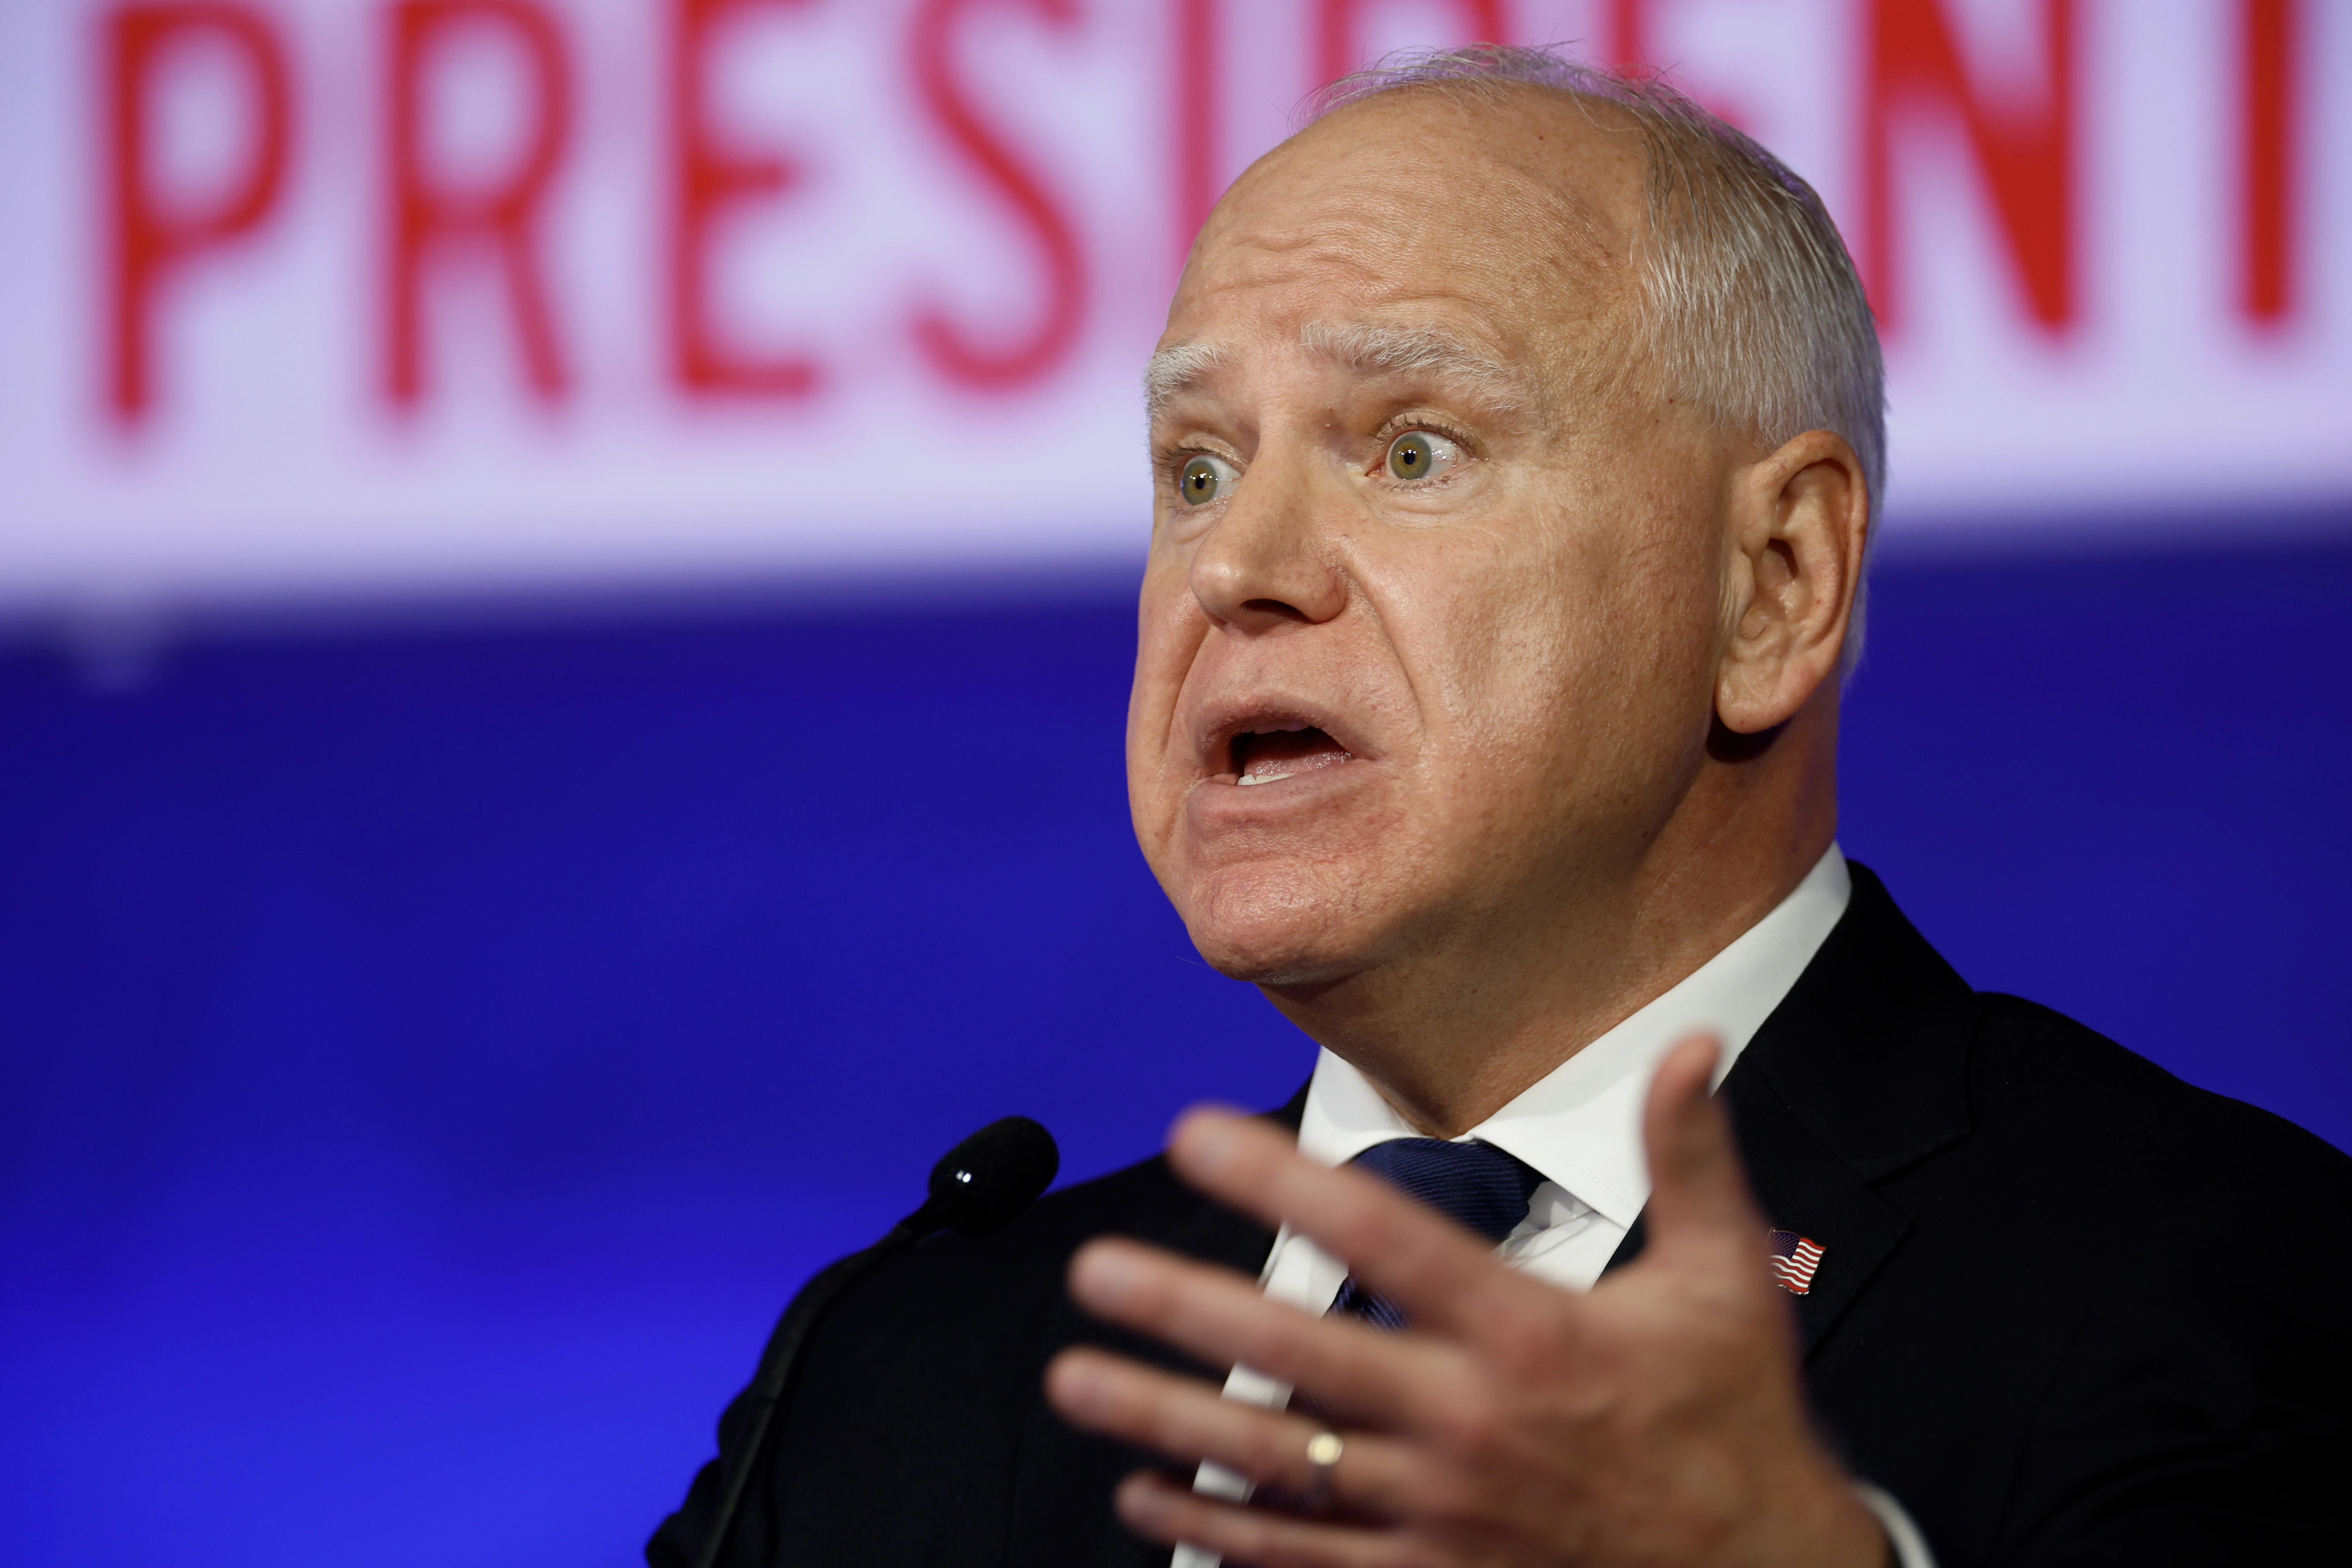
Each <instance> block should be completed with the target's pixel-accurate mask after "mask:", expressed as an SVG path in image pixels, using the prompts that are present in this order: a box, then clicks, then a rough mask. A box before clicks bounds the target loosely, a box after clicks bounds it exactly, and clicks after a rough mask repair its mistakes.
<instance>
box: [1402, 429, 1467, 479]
mask: <svg viewBox="0 0 2352 1568" xmlns="http://www.w3.org/2000/svg"><path fill="white" fill-rule="evenodd" d="M1461 458H1462V449H1461V448H1460V447H1456V446H1455V445H1454V443H1453V442H1451V441H1449V440H1447V439H1446V438H1445V437H1443V436H1433V435H1432V434H1430V433H1429V432H1428V431H1426V430H1408V431H1406V432H1405V433H1404V434H1403V435H1402V436H1400V437H1397V438H1396V439H1395V440H1393V441H1391V442H1390V443H1389V456H1388V465H1389V472H1390V473H1391V475H1393V476H1394V477H1396V478H1397V479H1427V478H1429V477H1430V476H1431V475H1432V474H1442V473H1444V471H1445V470H1446V469H1448V468H1452V467H1453V466H1454V464H1455V463H1457V462H1459V461H1460V460H1461Z"/></svg>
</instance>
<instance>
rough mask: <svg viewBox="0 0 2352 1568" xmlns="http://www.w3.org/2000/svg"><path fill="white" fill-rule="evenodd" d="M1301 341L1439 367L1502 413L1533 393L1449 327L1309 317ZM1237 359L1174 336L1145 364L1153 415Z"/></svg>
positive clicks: (1380, 365) (1374, 359)
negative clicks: (1384, 323) (1180, 340)
mask: <svg viewBox="0 0 2352 1568" xmlns="http://www.w3.org/2000/svg"><path fill="white" fill-rule="evenodd" d="M1298 341H1299V345H1300V346H1301V347H1303V348H1304V349H1306V350H1307V352H1308V353H1312V354H1314V355H1316V356H1317V357H1318V358H1320V359H1325V360H1328V361H1330V362H1331V363H1334V364H1338V365H1340V366H1342V367H1344V368H1346V369H1349V370H1355V371H1369V372H1373V373H1376V374H1409V373H1412V372H1416V371H1423V372H1431V373H1433V374H1436V375H1438V376H1441V377H1443V378H1444V379H1445V380H1446V381H1449V382H1452V383H1454V384H1455V385H1457V386H1460V387H1462V388H1463V389H1464V390H1465V391H1466V392H1468V393H1469V394H1470V395H1473V396H1475V397H1476V398H1477V399H1478V400H1479V401H1480V402H1482V403H1484V404H1486V405H1487V406H1488V407H1490V408H1492V409H1494V410H1495V411H1496V412H1497V413H1505V414H1507V413H1510V412H1511V411H1513V410H1515V409H1517V408H1518V407H1519V406H1521V405H1522V404H1524V403H1525V402H1526V401H1527V400H1528V379H1527V377H1526V375H1525V374H1522V373H1521V372H1519V371H1517V370H1515V369H1513V368H1512V367H1511V366H1509V365H1507V364H1505V363H1503V362H1502V361H1500V360H1498V359H1496V358H1495V357H1494V356H1493V355H1491V354H1488V353H1483V352H1481V351H1480V350H1478V349H1477V348H1475V347H1473V346H1472V345H1471V344H1469V343H1467V342H1464V341H1463V340H1462V339H1460V338H1458V337H1456V336H1454V334H1453V333H1452V332H1449V331H1445V330H1444V328H1442V327H1438V326H1433V325H1411V326H1386V325H1377V324H1374V323H1370V322H1346V323H1342V322H1333V321H1309V322H1307V324H1306V325H1305V326H1303V327H1301V328H1300V329H1299V331H1298ZM1231 363H1233V355H1232V353H1230V351H1228V350H1227V349H1225V348H1224V347H1223V345H1222V344H1218V343H1174V344H1171V345H1170V346H1169V347H1167V348H1164V349H1161V350H1160V352H1159V353H1155V354H1153V355H1152V356H1151V359H1150V363H1147V364H1146V365H1145V366H1144V367H1143V403H1144V413H1145V416H1146V417H1147V418H1148V419H1150V421H1151V422H1152V423H1155V424H1156V423H1158V422H1159V419H1160V414H1161V413H1162V412H1163V411H1164V410H1165V409H1166V408H1167V406H1168V405H1169V403H1170V402H1171V400H1173V399H1174V398H1175V397H1176V396H1177V395H1179V394H1180V393H1183V392H1186V391H1189V390H1190V389H1192V387H1194V386H1196V385H1198V384H1200V383H1202V381H1205V380H1206V379H1208V377H1209V376H1210V375H1212V374H1214V373H1215V372H1217V371H1219V370H1222V369H1223V368H1224V367H1225V366H1227V365H1229V364H1231Z"/></svg>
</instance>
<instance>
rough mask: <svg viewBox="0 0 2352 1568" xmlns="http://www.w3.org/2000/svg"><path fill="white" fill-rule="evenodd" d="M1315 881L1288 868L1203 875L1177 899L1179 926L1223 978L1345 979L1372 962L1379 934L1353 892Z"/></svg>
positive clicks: (1274, 981) (1267, 981)
mask: <svg viewBox="0 0 2352 1568" xmlns="http://www.w3.org/2000/svg"><path fill="white" fill-rule="evenodd" d="M1285 873H1287V874H1285ZM1319 882H1320V879H1319V878H1318V877H1317V876H1315V875H1313V874H1311V873H1310V874H1307V875H1305V876H1301V875H1299V874H1297V873H1296V872H1295V871H1291V870H1290V868H1283V871H1280V872H1277V871H1276V870H1275V869H1273V868H1266V869H1265V870H1264V871H1261V872H1258V873H1256V874H1249V873H1236V872H1234V871H1227V872H1224V873H1223V874H1221V875H1218V876H1215V877H1212V878H1208V879H1204V883H1203V884H1202V885H1201V886H1198V887H1195V888H1194V889H1192V897H1191V898H1189V899H1187V900H1185V901H1184V904H1183V906H1182V909H1181V913H1182V914H1183V916H1184V925H1185V929H1186V930H1187V931H1190V932H1191V933H1192V945H1193V946H1194V947H1195V948H1197V949H1198V950H1199V951H1200V954H1201V957H1202V961H1203V962H1205V963H1207V964H1208V965H1209V967H1210V968H1212V969H1213V970H1215V971H1216V972H1217V973H1220V974H1223V975H1226V976H1228V977H1229V978H1231V979H1234V980H1246V981H1248V982H1250V983H1251V984H1256V985H1312V984H1326V983H1328V982H1330V981H1334V980H1342V979H1345V978H1346V977H1347V976H1349V975H1350V974H1353V973H1357V972H1358V971H1360V970H1361V969H1363V968H1365V967H1366V966H1368V965H1369V964H1370V963H1372V962H1374V958H1375V954H1376V953H1377V952H1378V950H1379V949H1380V947H1381V936H1382V935H1383V934H1384V933H1382V932H1379V931H1372V930H1370V929H1368V927H1367V922H1366V921H1365V918H1364V910H1363V908H1362V905H1361V901H1360V900H1359V899H1358V898H1357V897H1355V896H1352V895H1351V893H1350V892H1349V890H1347V889H1336V888H1326V887H1323V886H1319V885H1318V884H1319Z"/></svg>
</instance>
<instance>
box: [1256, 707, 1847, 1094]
mask: <svg viewBox="0 0 2352 1568" xmlns="http://www.w3.org/2000/svg"><path fill="white" fill-rule="evenodd" d="M1815 717H1818V716H1817V715H1811V714H1805V715H1800V717H1799V718H1798V719H1795V720H1792V721H1790V724H1789V725H1788V726H1786V727H1785V728H1784V729H1783V730H1782V731H1780V732H1778V733H1777V734H1775V735H1773V736H1771V737H1770V738H1769V739H1768V740H1765V741H1763V742H1753V741H1749V740H1748V739H1747V738H1743V737H1718V742H1717V744H1716V745H1713V746H1711V747H1710V748H1709V751H1710V754H1709V757H1708V760H1707V762H1706V764H1705V765H1704V766H1702V768H1701V769H1700V771H1699V773H1698V776H1697V777H1696V779H1695V781H1694V783H1693V784H1692V787H1691V790H1690V793H1689V794H1688V795H1686V796H1685V800H1684V801H1683V803H1682V804H1681V805H1680V806H1679V807H1678V808H1677V810H1676V812H1675V816H1673V817H1672V818H1671V819H1670V820H1669V821H1668V823H1667V825H1666V828H1665V830H1664V832H1662V833H1660V834H1659V835H1658V836H1657V837H1656V838H1654V840H1652V841H1651V843H1650V844H1649V845H1647V846H1646V847H1644V849H1643V851H1642V852H1641V853H1639V854H1638V855H1634V856H1629V857H1628V863H1627V866H1626V868H1625V869H1624V870H1623V871H1622V872H1621V873H1619V874H1617V875H1615V876H1613V877H1612V878H1610V879H1607V880H1606V881H1604V882H1601V883H1600V884H1598V885H1578V884H1576V882H1575V879H1573V878H1571V877H1562V878H1559V879H1554V885H1555V886H1557V885H1561V884H1565V885H1569V886H1572V887H1574V888H1575V892H1574V893H1573V895H1572V896H1571V895H1567V894H1562V895H1559V896H1556V897H1554V898H1552V899H1550V900H1542V899H1523V900H1510V901H1507V902H1504V903H1499V904H1497V905H1496V906H1494V907H1493V908H1491V909H1489V910H1483V911H1481V913H1480V914H1479V915H1478V916H1477V917H1475V918H1471V919H1465V920H1462V921H1456V922H1454V923H1453V924H1451V925H1449V926H1447V927H1446V928H1444V929H1443V930H1441V931H1436V932H1433V933H1432V934H1429V935H1427V936H1425V937H1423V939H1421V940H1418V941H1415V942H1411V943H1410V944H1408V945H1407V947H1406V950H1405V951H1403V952H1399V953H1397V954H1394V955H1391V956H1390V957H1388V958H1386V959H1384V960H1383V961H1382V962H1381V963H1375V964H1372V965H1370V966H1368V967H1366V968H1365V969H1363V970H1360V971H1358V972H1356V973H1351V974H1349V975H1347V976H1345V977H1343V978H1340V979H1338V980H1332V981H1325V982H1319V983H1317V984H1304V985H1270V986H1267V987H1265V991H1266V994H1267V995H1268V996H1269V998H1270V999H1271V1000H1272V1001H1273V1002H1274V1004H1275V1005H1276V1007H1278V1008H1280V1009H1281V1010H1282V1012H1283V1013H1284V1014H1285V1015H1286V1016H1288V1017H1289V1018H1290V1020H1291V1021H1292V1022H1293V1023H1295V1024H1297V1026H1299V1028H1300V1029H1302V1030H1304V1031H1305V1032H1306V1033H1307V1035H1308V1036H1310V1037H1312V1038H1314V1039H1315V1040H1316V1041H1317V1042H1318V1044H1320V1045H1322V1046H1324V1047H1327V1048H1328V1049H1329V1050H1331V1051H1332V1052H1333V1053H1334V1054H1335V1055H1338V1056H1339V1057H1341V1058H1344V1059H1345V1060H1347V1061H1349V1063H1351V1064H1353V1065H1354V1066H1355V1067H1356V1068H1358V1069H1359V1070H1360V1071H1361V1072H1362V1073H1363V1074H1364V1075H1365V1076H1366V1077H1367V1078H1369V1079H1370V1080H1371V1081H1372V1083H1373V1085H1374V1086H1375V1087H1376V1088H1378V1089H1380V1091H1381V1094H1382V1095H1383V1096H1384V1097H1385V1098H1386V1099H1387V1100H1388V1101H1389V1103H1390V1104H1391V1105H1392V1106H1394V1107H1395V1108H1396V1110H1397V1111H1398V1113H1399V1114H1400V1115H1402V1117H1403V1118H1404V1119H1405V1120H1406V1121H1408V1122H1410V1123H1411V1124H1412V1126H1413V1127H1414V1128H1415V1129H1416V1130H1418V1131H1422V1132H1423V1133H1425V1134H1427V1135H1429V1136H1432V1137H1438V1138H1451V1137H1455V1136H1458V1135H1459V1134H1461V1133H1463V1132H1465V1131H1468V1130H1469V1129H1470V1128H1472V1127H1475V1126H1476V1125H1477V1124H1478V1123H1479V1122H1481V1121H1485V1120H1486V1118H1487V1117H1489V1116H1491V1115H1493V1114H1494V1113H1495V1112H1496V1111H1497V1110H1501V1109H1502V1108H1503V1107H1504V1106H1505V1105H1507V1104H1508V1103H1510V1101H1511V1100H1515V1099H1517V1097H1518V1096H1519V1095H1520V1094H1521V1093H1523V1092H1524V1091H1525V1090H1526V1089H1528V1088H1529V1087H1530V1086H1531V1085H1533V1084H1535V1083H1536V1082H1538V1080H1539V1079H1543V1078H1544V1077H1545V1076H1546V1075H1547V1074H1549V1073H1550V1072H1551V1071H1552V1070H1553V1069H1554V1068H1558V1067H1559V1065H1560V1064H1561V1063H1562V1062H1564V1061H1566V1060H1568V1058H1570V1057H1572V1056H1574V1055H1575V1054H1576V1053H1577V1052H1578V1051H1580V1050H1582V1049H1583V1048H1584V1047H1586V1046H1588V1045H1590V1044H1591V1043H1592V1042H1593V1041H1594V1040H1596V1039H1598V1038H1600V1037H1601V1036H1602V1035H1604V1034H1606V1033H1608V1031H1609V1030H1610V1029H1612V1028H1613V1027H1615V1026H1617V1025H1618V1024H1620V1023H1622V1022H1623V1021H1624V1020H1625V1019H1626V1018H1627V1017H1629V1016H1632V1015H1633V1013H1635V1012H1637V1011H1639V1010H1640V1009H1641V1008H1642V1007H1643V1005H1646V1004H1648V1003H1650V1002H1651V1001H1654V999H1656V998H1657V997H1658V996H1660V995H1662V994H1664V993H1665V992H1666V991H1668V990H1669V989H1671V988H1672V987H1673V986H1674V985H1675V984H1677V983H1678V982H1680V981H1681V980H1683V979H1684V978H1685V976H1687V975H1689V974H1690V973H1692V972H1693V971H1694V970H1696V969H1697V968H1698V967H1699V966H1700V965H1701V964H1703V963H1706V961H1707V960H1708V959H1710V958H1712V957H1714V956H1715V955H1716V954H1717V953H1718V952H1722V951H1723V950H1724V949H1725V948H1726V947H1727V946H1729V945H1730V944H1731V942H1734V941H1735V940H1737V939H1738V937H1739V936H1740V935H1741V934H1742V933H1744V932H1746V931H1748V929H1749V928H1750V927H1752V926H1754V925H1755V924H1756V922H1757V921H1759V920H1762V919H1763V918H1764V917H1765V916H1766V915H1767V914H1769V913H1770V912H1771V911H1772V910H1773V908H1774V907H1775V906H1777V905H1778V904H1779V903H1780V900H1783V899H1785V898H1787V897H1788V896H1789V894H1790V892H1791V891H1793V890H1794V889H1795V888H1796V886H1797V884H1798V883H1799V882H1801V881H1802V880H1803V879H1804V878H1805V876H1806V874H1807V873H1808V872H1810V871H1811V869H1812V868H1813V867H1814V866H1815V865H1816V864H1817V863H1818V862H1819V861H1820V859H1821V858H1822V854H1823V853H1824V852H1826V851H1827V850H1828V848H1829V847H1830V844H1831V842H1832V839H1833V838H1834V837H1835V835H1836V830H1837V806H1836V775H1835V771H1834V770H1835V761H1836V728H1835V721H1834V717H1833V715H1832V717H1831V718H1830V719H1829V721H1828V722H1827V723H1826V724H1820V723H1808V722H1807V720H1808V719H1810V718H1815Z"/></svg>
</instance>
